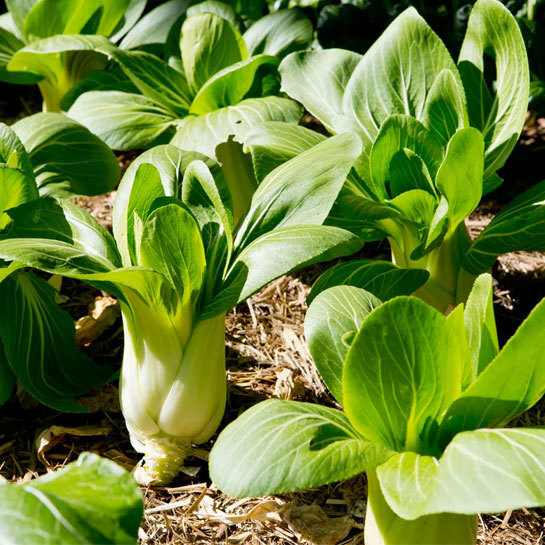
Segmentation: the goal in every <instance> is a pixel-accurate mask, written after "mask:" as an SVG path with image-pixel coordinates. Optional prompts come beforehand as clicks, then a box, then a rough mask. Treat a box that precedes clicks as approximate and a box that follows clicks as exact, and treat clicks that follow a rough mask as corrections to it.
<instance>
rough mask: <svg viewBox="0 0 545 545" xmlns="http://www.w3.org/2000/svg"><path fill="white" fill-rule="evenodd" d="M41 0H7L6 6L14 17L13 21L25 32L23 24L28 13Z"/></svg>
mask: <svg viewBox="0 0 545 545" xmlns="http://www.w3.org/2000/svg"><path fill="white" fill-rule="evenodd" d="M39 1H40V0H6V6H7V8H8V10H9V13H10V14H11V16H12V18H13V22H14V23H15V25H16V26H17V28H18V29H19V31H20V32H21V34H22V32H23V25H24V22H25V19H26V16H27V15H28V12H29V11H30V10H31V9H32V8H33V6H34V5H35V4H37V3H38V2H39Z"/></svg>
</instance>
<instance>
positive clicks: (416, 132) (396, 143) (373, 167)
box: [369, 115, 442, 199]
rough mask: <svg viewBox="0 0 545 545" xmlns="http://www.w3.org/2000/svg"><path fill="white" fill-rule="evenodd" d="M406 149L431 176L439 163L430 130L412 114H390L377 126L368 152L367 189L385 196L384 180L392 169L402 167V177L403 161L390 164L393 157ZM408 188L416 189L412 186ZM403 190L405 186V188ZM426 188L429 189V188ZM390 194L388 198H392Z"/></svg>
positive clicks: (439, 151)
mask: <svg viewBox="0 0 545 545" xmlns="http://www.w3.org/2000/svg"><path fill="white" fill-rule="evenodd" d="M404 149H408V150H410V151H412V152H414V153H416V155H417V156H418V157H419V158H420V159H422V161H423V162H424V165H425V166H426V169H427V171H428V172H429V174H430V175H431V177H432V179H434V178H435V174H436V172H437V170H438V168H439V165H440V163H441V158H442V153H441V148H440V147H439V145H438V144H437V142H436V141H435V138H434V137H433V136H432V134H431V133H430V131H428V129H426V127H424V125H422V123H420V122H419V121H417V120H416V119H414V118H413V117H409V116H407V115H392V116H391V117H388V118H387V119H386V121H385V122H384V123H383V124H382V126H381V127H380V132H379V133H378V135H377V137H376V140H375V142H374V144H373V148H372V150H371V154H370V159H369V162H370V171H371V180H370V182H371V183H372V185H371V189H372V190H373V192H374V193H375V194H376V195H377V196H378V197H379V198H382V199H389V198H390V195H389V194H388V190H387V182H388V180H390V178H391V176H392V170H394V168H396V167H397V168H399V167H400V166H402V167H404V171H403V173H402V175H404V176H406V172H405V168H406V164H405V163H399V162H398V163H393V164H392V159H393V158H394V156H395V155H396V154H397V153H398V152H400V151H402V150H404ZM411 189H418V187H412V188H411ZM406 190H407V189H406ZM429 191H433V189H432V188H430V189H429ZM396 196H397V195H395V194H393V192H392V195H391V197H396Z"/></svg>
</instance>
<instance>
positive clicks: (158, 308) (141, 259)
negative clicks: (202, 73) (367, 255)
mask: <svg viewBox="0 0 545 545" xmlns="http://www.w3.org/2000/svg"><path fill="white" fill-rule="evenodd" d="M233 151H234V152H235V153H236V146H235V145H234V144H233V143H230V144H227V145H226V146H225V148H224V149H223V152H222V153H220V155H221V156H222V157H224V164H230V165H231V166H232V165H233V164H236V162H235V161H234V160H231V161H228V160H227V159H226V156H227V155H229V154H230V153H232V152H233ZM360 152H361V145H360V142H359V139H358V138H357V137H355V136H353V135H340V136H337V137H335V138H332V139H329V140H328V141H327V142H324V143H323V144H322V145H320V146H317V147H315V148H314V149H312V150H309V151H308V152H306V153H303V154H301V155H300V156H298V157H296V158H295V159H293V160H292V161H289V162H287V163H285V164H284V165H282V166H280V167H279V168H277V169H275V170H274V171H273V172H271V173H270V175H269V176H268V177H266V178H265V179H264V180H263V181H262V182H261V184H259V186H256V185H255V181H252V180H245V181H244V180H243V179H242V178H244V176H248V175H249V176H251V174H252V169H251V168H250V169H242V168H241V169H238V170H236V169H233V168H226V169H225V170H222V169H221V168H219V167H218V166H217V165H216V164H212V163H211V162H210V163H209V165H207V164H206V163H205V162H204V161H202V160H201V159H200V158H199V156H198V155H196V154H194V153H188V152H184V151H180V150H179V149H178V148H175V147H173V146H162V147H157V148H154V149H152V150H149V151H148V152H146V153H144V154H143V155H141V156H140V157H139V158H138V159H137V160H136V161H135V162H134V163H133V164H132V165H131V167H130V168H129V169H128V171H127V173H126V174H125V176H124V178H123V180H122V182H121V185H120V188H119V191H118V194H117V198H116V202H115V205H114V214H113V216H114V218H113V224H114V225H113V226H114V237H112V236H111V235H110V234H109V233H108V232H107V231H106V230H104V229H103V228H102V227H101V226H100V225H99V224H98V223H97V222H96V221H95V220H94V219H93V218H92V217H91V216H89V215H88V214H86V213H85V212H84V211H83V210H81V209H80V208H78V207H76V206H74V205H73V204H71V203H67V202H61V203H59V202H55V201H53V200H47V199H45V200H44V199H42V200H39V201H34V202H31V203H28V204H24V205H22V206H20V207H17V208H14V209H12V210H10V211H9V216H10V218H11V224H10V225H9V227H8V229H7V230H6V231H5V232H4V234H3V236H2V237H1V240H0V257H1V258H2V259H11V260H16V261H17V262H19V263H24V264H26V265H29V266H33V267H36V268H38V269H42V270H45V271H48V272H51V273H55V274H61V275H65V276H69V277H73V278H78V279H81V280H83V281H85V282H87V283H89V284H92V285H94V286H97V287H99V288H100V289H103V290H105V291H108V292H109V293H112V294H114V295H116V296H117V297H118V298H119V299H120V301H121V309H122V314H123V324H124V329H125V350H124V356H123V365H122V371H121V384H120V389H121V392H120V395H121V404H122V409H123V414H124V416H125V419H126V422H127V427H128V429H129V433H130V436H131V441H132V444H133V446H134V447H135V449H136V450H137V451H139V452H141V453H143V454H144V460H143V463H142V466H141V467H140V469H139V471H138V472H137V478H138V480H139V481H140V482H141V483H146V484H151V483H168V482H169V481H170V480H171V479H172V478H173V477H174V476H175V475H176V474H177V472H178V471H179V469H180V467H181V466H182V464H183V460H184V458H185V457H186V455H187V452H188V448H189V446H190V445H191V443H200V442H204V441H206V440H208V439H209V438H210V437H211V436H212V435H213V434H214V432H215V430H216V428H217V427H218V425H219V423H220V420H221V418H222V415H223V411H224V407H225V388H226V384H225V372H224V369H225V353H224V335H225V313H226V312H227V311H228V310H229V309H230V308H232V307H233V306H234V305H236V304H237V303H239V302H241V301H244V300H245V299H246V298H247V297H249V296H250V295H252V294H253V293H254V292H256V291H257V290H258V289H260V288H261V287H262V286H264V285H265V284H267V283H268V282H270V281H271V280H273V279H275V278H277V277H279V276H281V275H283V274H285V273H287V272H289V271H292V270H294V269H297V268H300V267H303V266H306V265H309V264H311V263H315V262H318V261H322V260H329V259H332V258H335V257H339V256H343V255H347V254H350V253H352V252H354V251H356V250H357V249H358V248H360V247H361V241H360V240H359V239H358V238H357V237H356V236H355V235H353V234H351V233H349V232H348V231H344V230H342V229H339V228H337V227H326V226H323V225H322V222H323V221H324V220H325V218H326V217H327V215H328V213H329V211H330V208H331V207H332V205H333V202H334V201H335V199H336V197H337V194H338V192H339V191H340V189H341V187H342V185H343V183H344V181H345V178H346V176H347V174H348V172H349V171H350V169H351V168H352V165H353V164H354V161H355V160H356V159H357V157H358V156H359V154H360ZM323 157H330V158H332V159H333V161H332V162H330V161H327V162H324V161H323V160H321V159H323ZM252 184H253V185H252ZM238 185H240V186H241V187H246V188H250V187H256V188H255V190H254V191H253V194H252V191H250V190H249V189H247V190H246V193H245V194H244V192H242V191H240V190H239V189H237V186H238ZM232 195H237V211H238V212H237V216H238V217H239V218H238V221H233V205H232V202H233V200H234V199H232V198H231V196H232ZM243 195H244V197H245V199H246V202H245V203H244V202H242V196H243Z"/></svg>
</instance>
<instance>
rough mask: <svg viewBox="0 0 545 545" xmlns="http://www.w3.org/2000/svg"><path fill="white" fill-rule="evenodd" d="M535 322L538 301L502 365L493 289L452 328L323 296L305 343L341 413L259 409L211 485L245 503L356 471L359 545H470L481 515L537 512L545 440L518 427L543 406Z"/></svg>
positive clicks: (544, 309) (228, 441) (543, 307)
mask: <svg viewBox="0 0 545 545" xmlns="http://www.w3.org/2000/svg"><path fill="white" fill-rule="evenodd" d="M544 320H545V300H544V301H541V302H540V303H539V304H538V305H537V307H536V308H535V309H534V310H533V312H532V313H531V314H530V315H529V317H528V318H527V319H526V321H525V322H524V323H523V324H522V325H521V326H520V328H519V329H518V331H517V332H516V333H515V335H514V336H513V337H512V338H511V339H510V340H509V341H508V343H507V344H506V345H505V346H504V347H503V349H502V350H501V351H499V350H498V340H497V333H496V327H495V323H494V317H493V312H492V278H491V277H490V275H482V276H480V277H479V278H478V279H477V281H476V283H475V286H474V288H473V290H472V292H471V294H470V296H469V298H468V301H467V304H466V305H465V308H464V306H463V305H458V306H457V307H456V308H455V309H454V310H453V311H452V313H451V314H450V315H449V316H448V317H445V316H444V315H443V314H441V313H440V312H438V311H437V310H435V309H434V308H432V307H431V306H429V305H428V304H427V303H425V302H423V301H421V300H420V299H418V298H416V297H404V296H403V297H396V298H393V299H391V300H389V301H388V302H386V303H381V301H380V300H379V299H378V298H377V297H375V296H374V295H372V294H371V293H369V292H366V291H365V290H361V289H359V288H355V287H352V286H336V287H333V288H330V289H328V290H326V291H324V292H322V293H320V294H319V295H318V296H317V297H316V299H315V300H314V301H313V303H312V304H311V305H310V308H309V311H308V314H307V317H306V320H305V332H306V336H307V341H308V343H309V348H310V351H311V354H312V356H313V359H314V363H315V364H316V366H317V368H318V370H319V372H320V374H321V376H322V378H323V379H324V382H325V383H326V385H327V386H328V388H329V389H330V390H331V393H332V394H333V395H334V396H335V398H336V399H337V401H338V402H339V403H340V404H341V405H342V407H343V409H344V411H341V410H337V409H333V408H329V407H321V406H317V405H312V404H308V403H297V402H291V401H281V400H278V399H271V400H267V401H264V402H262V403H259V404H258V405H256V406H254V407H252V408H251V409H249V410H248V411H246V412H245V413H243V414H242V416H240V417H239V418H238V419H237V420H236V421H235V422H233V423H232V424H230V425H229V426H227V428H226V429H225V430H224V431H223V432H222V433H221V434H220V436H219V437H218V439H217V441H216V444H215V446H214V447H213V449H212V452H211V457H210V470H211V476H212V479H213V481H214V483H215V484H216V485H217V486H218V487H219V488H220V489H221V490H222V491H224V492H226V493H228V494H231V495H233V496H236V497H243V496H258V495H264V494H276V493H283V492H288V491H292V490H299V489H303V488H309V487H316V486H320V485H323V484H326V483H330V482H333V481H338V480H342V479H347V478H349V477H352V476H354V475H356V474H358V473H361V472H363V471H365V472H366V474H367V487H368V491H367V515H366V519H365V543H366V545H409V544H416V543H418V544H419V545H447V544H450V545H454V544H457V545H461V544H463V545H474V544H475V543H476V541H477V539H476V531H477V514H478V513H494V512H501V511H505V510H507V509H515V508H519V507H536V506H542V505H544V504H545V471H544V468H543V459H544V458H545V430H543V429H542V428H532V427H517V424H519V425H520V422H521V420H519V421H517V418H518V417H519V416H520V415H521V414H523V413H524V412H525V411H526V410H528V409H529V408H530V407H532V406H533V405H534V404H535V403H537V402H538V401H539V400H540V399H541V397H542V396H543V394H544V393H545V340H544V337H543V334H542V329H543V323H544ZM510 423H511V424H510ZM508 424H510V426H509V427H506V426H507V425H508Z"/></svg>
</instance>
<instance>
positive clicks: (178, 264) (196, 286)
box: [140, 204, 206, 305]
mask: <svg viewBox="0 0 545 545" xmlns="http://www.w3.org/2000/svg"><path fill="white" fill-rule="evenodd" d="M140 255H141V259H142V263H141V264H142V265H143V266H144V267H149V268H151V269H153V270H155V271H158V272H160V273H162V274H163V275H164V276H165V278H167V279H168V280H169V281H170V283H171V285H172V287H173V288H174V289H175V290H176V291H177V292H178V295H179V297H180V299H181V304H182V305H185V304H186V303H188V302H189V301H193V300H195V298H196V297H197V296H198V294H199V290H200V289H201V286H202V283H203V279H204V273H205V267H206V261H205V257H204V248H203V243H202V238H201V234H200V231H199V226H198V224H197V222H196V221H195V219H194V218H193V216H192V215H191V214H190V213H189V212H188V211H187V210H185V209H184V208H182V207H181V206H178V205H176V204H170V205H167V206H163V207H161V208H158V209H157V210H154V211H153V212H152V213H151V214H150V216H149V217H148V219H147V221H146V223H145V226H144V231H143V233H142V241H141V243H140Z"/></svg>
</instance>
